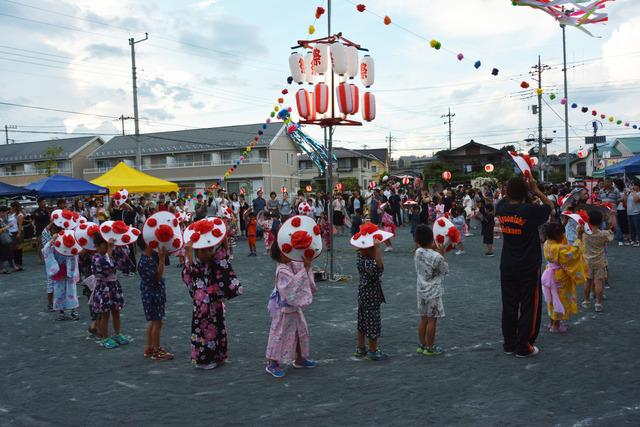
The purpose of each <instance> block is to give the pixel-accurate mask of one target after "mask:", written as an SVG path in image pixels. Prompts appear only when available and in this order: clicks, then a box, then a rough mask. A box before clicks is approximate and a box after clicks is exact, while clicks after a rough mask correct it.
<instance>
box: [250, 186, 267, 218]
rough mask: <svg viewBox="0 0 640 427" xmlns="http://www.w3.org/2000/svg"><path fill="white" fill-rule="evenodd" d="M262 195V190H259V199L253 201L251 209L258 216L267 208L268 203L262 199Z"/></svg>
mask: <svg viewBox="0 0 640 427" xmlns="http://www.w3.org/2000/svg"><path fill="white" fill-rule="evenodd" d="M262 194H263V193H262V190H258V191H257V193H256V195H257V197H256V198H255V199H253V200H252V201H251V207H252V208H253V212H254V213H255V214H256V215H258V213H259V212H262V211H263V210H264V208H265V207H266V206H267V201H266V200H265V199H264V197H262Z"/></svg>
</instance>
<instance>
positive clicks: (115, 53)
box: [85, 43, 125, 59]
mask: <svg viewBox="0 0 640 427" xmlns="http://www.w3.org/2000/svg"><path fill="white" fill-rule="evenodd" d="M85 52H86V53H87V54H88V55H89V57H90V58H99V59H103V58H110V57H122V56H123V55H124V54H125V51H124V49H122V48H120V47H117V46H113V45H108V44H106V43H94V44H90V45H89V46H87V47H85Z"/></svg>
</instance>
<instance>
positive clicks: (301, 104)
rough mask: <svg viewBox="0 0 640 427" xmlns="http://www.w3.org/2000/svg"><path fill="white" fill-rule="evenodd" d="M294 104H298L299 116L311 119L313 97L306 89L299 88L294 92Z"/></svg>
mask: <svg viewBox="0 0 640 427" xmlns="http://www.w3.org/2000/svg"><path fill="white" fill-rule="evenodd" d="M296 105H297V106H298V114H299V115H300V117H302V118H304V119H306V120H311V117H313V116H314V114H313V113H314V111H313V99H312V97H311V94H310V93H309V92H308V91H307V90H306V89H300V90H299V91H298V92H296Z"/></svg>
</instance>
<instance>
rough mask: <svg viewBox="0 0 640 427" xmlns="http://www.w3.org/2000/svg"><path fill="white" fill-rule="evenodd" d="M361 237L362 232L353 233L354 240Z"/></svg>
mask: <svg viewBox="0 0 640 427" xmlns="http://www.w3.org/2000/svg"><path fill="white" fill-rule="evenodd" d="M360 237H362V234H360V233H356V234H354V235H353V240H358V239H359V238H360Z"/></svg>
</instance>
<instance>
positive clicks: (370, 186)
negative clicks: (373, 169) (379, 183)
mask: <svg viewBox="0 0 640 427" xmlns="http://www.w3.org/2000/svg"><path fill="white" fill-rule="evenodd" d="M374 188H376V182H375V181H370V182H369V190H373V189H374Z"/></svg>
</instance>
